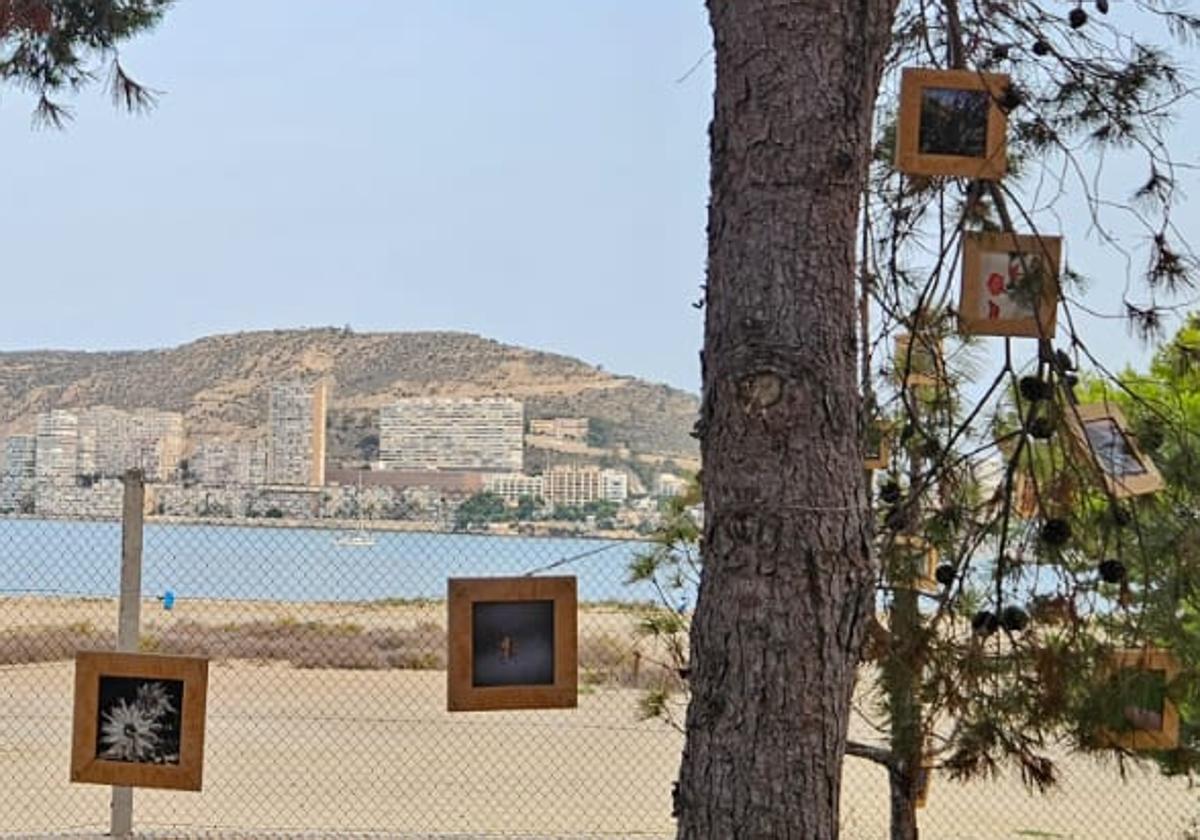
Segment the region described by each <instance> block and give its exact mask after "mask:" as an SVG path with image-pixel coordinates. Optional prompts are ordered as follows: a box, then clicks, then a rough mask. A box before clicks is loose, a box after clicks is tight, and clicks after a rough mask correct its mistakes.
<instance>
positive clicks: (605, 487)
mask: <svg viewBox="0 0 1200 840" xmlns="http://www.w3.org/2000/svg"><path fill="white" fill-rule="evenodd" d="M600 498H601V499H603V500H604V501H606V502H624V501H625V500H626V499H628V498H629V476H628V474H626V473H625V472H623V471H621V470H600Z"/></svg>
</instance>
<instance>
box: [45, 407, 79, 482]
mask: <svg viewBox="0 0 1200 840" xmlns="http://www.w3.org/2000/svg"><path fill="white" fill-rule="evenodd" d="M34 470H35V475H36V477H37V480H38V482H39V483H43V482H45V483H52V484H71V485H74V484H75V476H76V475H77V474H78V472H79V418H78V417H77V416H76V415H74V414H72V413H71V412H69V411H61V410H59V409H55V410H53V411H46V412H43V413H41V414H39V415H38V418H37V439H36V443H35V454H34Z"/></svg>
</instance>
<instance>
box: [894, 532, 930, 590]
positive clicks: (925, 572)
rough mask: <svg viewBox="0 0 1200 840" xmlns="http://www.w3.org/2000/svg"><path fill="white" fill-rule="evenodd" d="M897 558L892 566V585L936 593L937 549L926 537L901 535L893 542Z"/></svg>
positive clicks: (898, 587)
mask: <svg viewBox="0 0 1200 840" xmlns="http://www.w3.org/2000/svg"><path fill="white" fill-rule="evenodd" d="M892 550H893V551H894V552H895V553H896V557H895V559H894V561H893V564H892V569H893V570H894V574H893V575H892V585H893V586H895V587H896V588H897V589H916V590H919V591H921V592H929V593H936V592H937V591H938V588H939V587H938V582H937V561H938V555H937V549H935V548H934V547H933V545H932V544H931V543H930V542H929V541H928V540H926V539H925V538H924V537H915V536H908V535H907V534H900V535H899V536H897V537H896V538H895V539H894V540H893V541H892Z"/></svg>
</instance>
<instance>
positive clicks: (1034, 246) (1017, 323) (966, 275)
mask: <svg viewBox="0 0 1200 840" xmlns="http://www.w3.org/2000/svg"><path fill="white" fill-rule="evenodd" d="M1012 252H1015V253H1019V254H1032V255H1037V254H1039V253H1040V254H1041V256H1042V258H1043V259H1044V261H1045V263H1046V265H1047V266H1049V274H1050V277H1048V278H1046V279H1047V280H1048V281H1049V282H1047V283H1046V284H1045V286H1044V287H1043V288H1042V290H1041V297H1040V299H1039V301H1038V307H1037V316H1036V317H1032V318H1002V319H997V320H995V321H992V320H989V319H987V318H985V317H982V316H980V315H977V314H975V313H977V312H979V309H980V303H981V301H982V298H983V290H982V289H981V288H980V286H979V284H978V283H977V282H974V280H975V278H977V277H978V276H979V273H980V268H981V263H982V262H983V255H984V254H992V253H1012ZM1061 264H1062V237H1059V236H1030V235H1021V234H1015V233H965V234H963V255H962V286H961V291H960V293H959V300H958V331H959V332H960V333H962V334H964V335H1000V336H1020V337H1023V338H1053V337H1054V330H1055V328H1056V326H1057V324H1058V317H1057V316H1058V278H1059V271H1060V267H1061ZM1039 327H1040V328H1039Z"/></svg>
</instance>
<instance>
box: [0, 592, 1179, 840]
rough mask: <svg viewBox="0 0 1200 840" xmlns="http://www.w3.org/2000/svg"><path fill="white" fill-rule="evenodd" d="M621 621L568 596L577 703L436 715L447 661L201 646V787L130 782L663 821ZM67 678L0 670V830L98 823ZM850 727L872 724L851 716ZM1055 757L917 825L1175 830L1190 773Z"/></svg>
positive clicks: (144, 798)
mask: <svg viewBox="0 0 1200 840" xmlns="http://www.w3.org/2000/svg"><path fill="white" fill-rule="evenodd" d="M0 607H2V609H0V639H2V640H5V642H6V644H7V645H9V646H10V649H11V645H12V642H13V639H14V638H25V639H26V640H28V639H35V638H36V639H47V638H53V637H54V636H55V634H57V635H58V636H59V637H61V638H62V639H64V640H67V641H71V642H73V641H75V640H77V639H78V638H79V637H80V635H81V634H82V631H84V630H89V632H91V633H92V634H93V635H94V636H99V635H102V633H103V632H104V631H103V630H102V629H101V628H104V627H111V626H115V617H116V608H115V603H114V602H112V601H110V600H102V599H92V600H81V599H72V600H66V599H62V600H59V599H55V600H46V599H36V598H22V599H8V600H5V601H3V602H0ZM143 609H144V611H145V613H144V618H143V628H144V635H145V636H147V637H149V638H153V637H155V636H158V635H161V636H162V637H163V638H171V637H170V631H171V630H172V628H176V629H178V628H179V627H188V628H198V627H203V628H208V630H206V631H205V632H209V630H211V631H212V632H216V631H219V630H221V629H222V628H228V629H227V631H226V632H228V633H229V634H232V635H235V636H236V635H237V634H238V629H237V628H244V627H245V626H247V625H254V626H256V627H280V628H284V629H289V628H295V627H297V626H304V625H305V624H308V625H310V627H311V626H314V625H315V626H319V627H321V628H330V627H338V626H341V627H342V628H343V632H344V634H345V636H344V638H346V639H354V638H360V637H368V638H369V637H370V633H371V632H372V631H384V630H387V631H397V630H403V629H409V630H413V629H416V628H424V630H423V632H424V633H426V634H428V638H429V639H430V644H443V643H444V640H443V639H439V638H438V637H437V633H436V631H437V630H438V629H439V628H444V606H443V605H442V604H440V603H436V602H431V603H395V604H361V605H355V604H302V605H300V604H273V603H255V602H251V603H246V602H211V603H202V602H191V603H185V604H181V605H180V606H179V607H177V609H176V610H173V611H171V612H169V613H168V612H166V611H164V610H162V608H161V606H159V605H158V604H157V602H154V601H147V602H146V603H145V604H144V605H143ZM633 621H634V616H633V615H632V614H631V613H629V612H628V611H625V610H620V609H611V610H610V609H585V610H583V611H581V615H580V635H581V648H582V647H583V645H584V644H586V641H585V640H586V639H592V642H591V644H593V645H597V646H599V647H603V646H604V645H610V646H612V648H613V653H612V656H611V661H610V665H611V668H612V670H611V671H607V672H603V673H601V672H599V671H598V672H595V673H593V682H592V684H588V682H587V681H586V680H585V685H584V686H583V688H582V691H581V695H580V698H579V707H578V708H577V709H574V710H557V711H536V712H485V713H457V714H450V713H448V712H447V711H446V710H445V680H446V677H445V673H444V671H442V670H440V669H436V668H434V669H428V670H415V669H409V668H394V667H392V668H355V669H348V668H324V667H297V666H296V665H294V664H291V663H289V662H285V661H266V660H260V661H253V660H247V659H237V658H235V659H216V660H214V662H213V664H212V667H211V670H210V684H209V700H208V729H207V744H206V761H205V770H204V774H205V775H204V790H203V792H202V793H179V792H165V791H149V790H144V791H138V792H137V793H136V796H135V812H136V821H137V826H138V827H139V829H141V830H146V831H155V832H165V833H163V834H162V835H161V836H168V835H169V836H187V835H188V834H189V833H195V834H203V833H204V832H205V831H211V830H219V831H224V832H229V833H231V834H234V835H241V836H262V835H263V834H264V833H265V832H267V831H274V832H296V833H299V832H315V834H316V836H319V835H321V834H322V833H330V834H331V833H333V832H336V831H359V832H379V833H382V834H385V835H392V836H404V835H410V836H420V835H439V834H440V835H454V834H459V835H470V834H471V833H474V832H479V833H485V832H486V833H504V834H508V835H517V836H528V837H545V838H565V837H572V836H581V835H585V834H600V835H608V836H615V837H638V836H651V837H658V836H662V837H666V836H670V835H671V834H672V832H673V822H672V820H671V815H670V807H671V796H670V794H671V784H672V782H673V780H674V778H675V775H676V772H677V769H678V763H679V754H680V749H681V746H682V738H681V736H680V735H679V734H678V733H677V732H675V731H674V730H673V729H671V728H670V727H669V726H667V725H665V724H664V723H662V722H660V721H639V720H638V719H637V713H636V709H637V700H638V697H639V691H638V689H637V688H635V687H632V686H631V685H628V684H626V683H628V682H629V679H628V677H629V675H628V672H627V671H621V670H620V669H621V668H627V666H628V657H627V654H628V651H629V649H630V647H631V646H632V645H633V643H634V642H633V635H632V622H633ZM197 632H199V631H197ZM30 634H34V635H30ZM184 638H186V636H185V637H184ZM196 638H199V636H197V637H196ZM206 638H207V637H206ZM318 638H319V639H320V640H321V642H322V644H324V642H325V641H326V640H327V639H328V638H334V639H336V638H338V637H337V636H336V634H334V635H332V636H329V635H327V634H326V633H325V632H324V631H322V632H321V634H320V635H319V637H318ZM405 638H409V637H405ZM412 638H416V639H421V638H425V636H415V637H412ZM597 639H601V640H603V642H596V641H595V640H597ZM310 641H311V639H310ZM622 645H625V647H622ZM429 653H430V654H431V655H433V654H436V653H437V651H434V650H432V649H431V650H430V651H429ZM581 654H582V650H581ZM593 656H596V654H593ZM601 658H603V657H601ZM621 663H625V664H621ZM605 674H607V675H608V677H610V678H609V679H607V680H606V679H603V678H602V677H604V676H605ZM622 674H624V676H622ZM642 679H643V680H644V679H645V672H643V674H642ZM71 692H72V664H71V663H70V662H69V661H67V660H65V659H59V660H56V661H43V662H31V663H27V664H18V665H7V666H3V667H0V831H2V832H7V833H10V834H16V835H18V836H21V835H25V836H31V835H36V834H38V833H43V832H51V831H62V832H76V833H78V832H88V831H91V832H102V831H104V830H105V829H106V828H107V824H108V796H109V794H108V790H107V788H103V787H98V786H93V785H73V784H70V783H69V782H68V781H67V770H68V755H69V738H70V727H71ZM852 731H853V732H854V734H855V735H856V736H858V737H864V738H865V737H867V736H868V734H869V733H868V732H867V731H866V729H865V728H864V726H863V724H862V722H861V721H856V722H855V723H854V724H853V726H852ZM1061 766H1062V770H1063V777H1064V780H1065V781H1064V784H1063V786H1062V788H1061V789H1060V790H1057V791H1055V792H1053V793H1051V794H1050V795H1048V796H1036V795H1031V794H1029V793H1027V792H1026V791H1025V790H1024V788H1023V787H1022V786H1021V784H1020V782H1019V780H1017V779H1015V778H1012V777H1011V776H1004V777H1002V778H1001V779H999V780H998V781H995V782H978V783H973V784H970V785H960V784H956V783H952V782H949V781H947V780H945V779H943V778H939V777H938V776H936V775H935V778H934V782H933V787H932V790H931V794H930V802H929V807H928V808H927V809H926V810H925V811H924V812H923V814H922V836H923V837H925V838H935V839H936V840H950V838H963V839H964V840H965V839H966V838H972V839H973V838H979V840H991V838H996V839H997V840H998V839H999V838H1012V837H1015V836H1027V837H1029V836H1037V837H1046V838H1054V837H1063V838H1067V837H1071V838H1084V837H1087V838H1093V837H1113V838H1122V840H1125V838H1128V839H1129V840H1138V839H1139V838H1144V839H1145V840H1166V838H1183V837H1184V836H1185V835H1184V834H1183V833H1182V832H1183V831H1184V829H1185V827H1186V826H1187V825H1188V824H1189V821H1190V819H1191V818H1192V817H1193V816H1195V815H1197V814H1200V807H1198V806H1197V799H1196V795H1195V794H1194V793H1192V792H1189V791H1188V790H1187V787H1186V783H1183V782H1178V781H1168V780H1164V779H1162V778H1160V777H1159V776H1158V775H1157V774H1156V772H1154V771H1153V770H1146V771H1142V770H1141V769H1139V768H1136V767H1135V768H1133V769H1132V771H1131V773H1130V774H1129V778H1128V780H1127V781H1126V782H1122V781H1121V780H1120V779H1119V777H1118V775H1117V772H1116V768H1115V765H1114V764H1112V763H1110V764H1109V765H1108V766H1107V767H1099V766H1097V765H1096V763H1095V762H1094V761H1093V760H1091V759H1084V758H1071V757H1066V758H1064V759H1063V762H1062V765H1061ZM845 772H846V775H845V784H844V792H843V797H844V803H843V809H842V812H843V825H844V831H843V836H844V837H847V838H852V839H853V838H864V840H865V838H880V837H884V836H885V835H886V820H887V800H886V790H887V788H886V783H885V779H884V776H883V773H882V772H881V771H880V770H879V769H878V768H876V767H875V766H874V765H871V764H868V763H866V762H863V761H860V760H856V759H848V760H847V764H846V771H845ZM1039 832H1040V833H1039ZM310 836H311V835H310Z"/></svg>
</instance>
